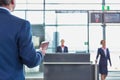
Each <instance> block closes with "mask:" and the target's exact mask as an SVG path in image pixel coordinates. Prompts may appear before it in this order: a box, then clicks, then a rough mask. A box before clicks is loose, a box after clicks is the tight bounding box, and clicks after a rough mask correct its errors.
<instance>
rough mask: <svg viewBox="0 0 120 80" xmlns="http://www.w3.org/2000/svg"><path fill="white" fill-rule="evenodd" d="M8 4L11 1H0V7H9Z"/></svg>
mask: <svg viewBox="0 0 120 80" xmlns="http://www.w3.org/2000/svg"><path fill="white" fill-rule="evenodd" d="M10 3H11V0H0V6H3V5H9V4H10Z"/></svg>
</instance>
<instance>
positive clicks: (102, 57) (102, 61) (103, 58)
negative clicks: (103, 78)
mask: <svg viewBox="0 0 120 80" xmlns="http://www.w3.org/2000/svg"><path fill="white" fill-rule="evenodd" d="M106 53H107V55H106V56H105V53H104V51H103V49H102V48H98V52H97V56H96V59H98V57H99V55H100V60H99V65H100V66H103V67H104V66H107V65H108V63H107V60H109V63H110V65H111V59H110V52H109V49H108V48H107V50H106Z"/></svg>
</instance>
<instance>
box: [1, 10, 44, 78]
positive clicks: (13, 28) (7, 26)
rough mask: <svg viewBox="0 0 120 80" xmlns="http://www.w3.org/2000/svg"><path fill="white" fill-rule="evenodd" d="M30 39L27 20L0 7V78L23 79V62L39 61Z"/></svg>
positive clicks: (29, 64)
mask: <svg viewBox="0 0 120 80" xmlns="http://www.w3.org/2000/svg"><path fill="white" fill-rule="evenodd" d="M31 39H32V37H31V32H30V24H29V22H28V21H25V20H23V19H20V18H17V17H15V16H13V15H11V14H10V12H9V11H7V10H5V9H1V8H0V80H24V74H23V64H26V65H27V66H28V67H35V66H37V65H38V64H39V63H40V61H41V60H40V59H41V58H42V55H41V54H39V53H36V51H35V49H34V47H33V44H32V42H31V41H32V40H31Z"/></svg>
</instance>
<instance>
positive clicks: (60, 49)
mask: <svg viewBox="0 0 120 80" xmlns="http://www.w3.org/2000/svg"><path fill="white" fill-rule="evenodd" d="M56 52H60V53H62V48H61V46H58V47H57V49H56ZM63 52H64V53H67V52H68V47H67V46H64V51H63Z"/></svg>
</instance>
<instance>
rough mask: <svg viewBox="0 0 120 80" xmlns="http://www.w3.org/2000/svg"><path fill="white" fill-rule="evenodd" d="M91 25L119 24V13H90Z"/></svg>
mask: <svg viewBox="0 0 120 80" xmlns="http://www.w3.org/2000/svg"><path fill="white" fill-rule="evenodd" d="M90 19H91V20H90V21H91V23H102V22H103V23H120V13H115V12H109V13H108V12H107V13H91V17H90Z"/></svg>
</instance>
